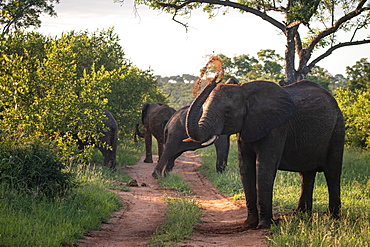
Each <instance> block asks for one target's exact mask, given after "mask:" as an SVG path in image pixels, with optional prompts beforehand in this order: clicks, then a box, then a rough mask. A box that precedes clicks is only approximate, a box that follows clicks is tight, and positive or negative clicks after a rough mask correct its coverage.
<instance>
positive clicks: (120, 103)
mask: <svg viewBox="0 0 370 247" xmlns="http://www.w3.org/2000/svg"><path fill="white" fill-rule="evenodd" d="M110 85H111V92H110V93H108V94H107V97H108V100H109V101H108V105H107V108H108V109H109V110H110V111H111V112H112V114H113V115H114V117H115V118H116V120H117V123H118V126H119V129H120V133H121V136H123V135H130V134H131V135H132V134H133V133H134V126H135V124H136V123H140V122H141V109H142V106H143V103H144V102H149V103H154V102H162V103H165V102H166V98H165V96H164V95H163V94H162V92H161V90H160V89H159V86H158V82H157V80H156V78H155V77H154V76H153V75H152V74H151V72H150V71H142V70H140V69H139V68H137V67H136V66H133V65H131V66H129V67H125V68H121V69H119V70H117V71H116V74H115V76H114V77H113V78H112V80H111V82H110Z"/></svg>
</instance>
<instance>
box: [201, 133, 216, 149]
mask: <svg viewBox="0 0 370 247" xmlns="http://www.w3.org/2000/svg"><path fill="white" fill-rule="evenodd" d="M217 137H218V135H213V136H212V137H211V139H209V140H208V141H206V142H203V143H202V146H207V145H210V144H212V143H213V142H214V141H215V140H216V139H217Z"/></svg>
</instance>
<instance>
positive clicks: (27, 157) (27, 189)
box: [0, 139, 75, 198]
mask: <svg viewBox="0 0 370 247" xmlns="http://www.w3.org/2000/svg"><path fill="white" fill-rule="evenodd" d="M64 168H65V165H64V164H63V160H62V158H61V157H60V155H59V153H58V152H57V147H55V144H52V143H50V142H48V141H47V140H38V139H36V140H31V141H26V140H24V139H22V142H17V141H16V142H14V141H9V140H8V141H4V142H0V174H1V176H0V184H1V185H2V186H6V187H7V188H8V189H9V190H16V191H19V192H22V193H27V194H31V195H33V196H35V197H42V196H46V197H48V198H55V197H56V196H59V195H64V194H66V192H68V191H69V190H70V189H71V188H72V187H73V186H74V185H75V182H74V181H73V177H72V174H71V173H68V172H65V171H64Z"/></svg>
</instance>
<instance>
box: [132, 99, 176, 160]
mask: <svg viewBox="0 0 370 247" xmlns="http://www.w3.org/2000/svg"><path fill="white" fill-rule="evenodd" d="M141 112H142V114H141V120H142V123H143V125H144V131H145V132H144V134H142V133H140V131H139V129H138V126H137V125H136V132H137V134H138V135H139V136H141V137H143V136H144V139H145V159H144V162H145V163H153V157H152V135H153V136H154V137H155V139H157V142H158V156H159V157H161V155H162V152H163V144H164V127H165V126H166V124H167V122H168V120H169V119H170V118H171V116H172V115H173V114H174V113H175V112H176V110H175V109H173V108H172V107H169V106H168V105H166V104H162V103H146V102H145V103H144V105H143V108H142V111H141Z"/></svg>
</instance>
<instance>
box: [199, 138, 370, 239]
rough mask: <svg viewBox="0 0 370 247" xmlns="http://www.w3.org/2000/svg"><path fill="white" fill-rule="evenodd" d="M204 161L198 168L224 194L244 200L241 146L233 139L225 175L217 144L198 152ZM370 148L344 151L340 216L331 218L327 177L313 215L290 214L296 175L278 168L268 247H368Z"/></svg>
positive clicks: (321, 183)
mask: <svg viewBox="0 0 370 247" xmlns="http://www.w3.org/2000/svg"><path fill="white" fill-rule="evenodd" d="M197 152H198V153H199V154H200V155H201V156H202V160H203V165H202V166H201V167H200V169H201V172H202V173H204V174H205V175H206V176H207V177H208V178H209V179H211V180H212V183H213V185H214V186H215V187H217V188H218V189H219V190H220V191H222V192H223V193H224V194H225V195H227V196H230V197H234V198H235V199H236V200H238V199H241V198H244V193H243V189H242V184H241V180H240V177H239V168H238V159H237V144H236V142H235V141H233V142H232V147H231V148H230V154H229V161H228V166H227V169H226V171H225V173H223V174H217V172H216V169H215V167H214V164H215V159H214V157H215V151H214V148H213V147H208V148H206V149H201V150H198V151H197ZM369 163H370V152H369V151H365V150H362V149H358V148H349V147H347V148H346V149H345V154H344V162H343V172H342V193H341V197H342V198H341V199H342V216H341V218H340V219H339V220H335V219H331V218H330V217H329V216H328V215H327V214H326V212H327V207H328V192H327V186H326V181H325V177H324V175H323V174H322V173H319V174H318V176H317V177H316V182H315V189H314V198H313V212H312V215H311V216H310V215H308V214H298V215H294V216H292V212H293V210H294V209H295V207H296V205H297V203H298V199H299V195H300V177H299V175H298V173H294V172H285V171H278V173H277V176H276V179H275V185H274V198H273V207H274V208H273V212H274V213H275V214H278V215H277V216H279V218H280V221H279V224H277V225H273V226H272V228H271V232H269V233H268V234H267V236H266V237H267V240H268V244H269V245H270V246H285V245H286V243H289V245H291V246H368V245H369V243H370V232H369V229H370V221H369V219H370V212H369V204H370V166H369Z"/></svg>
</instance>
